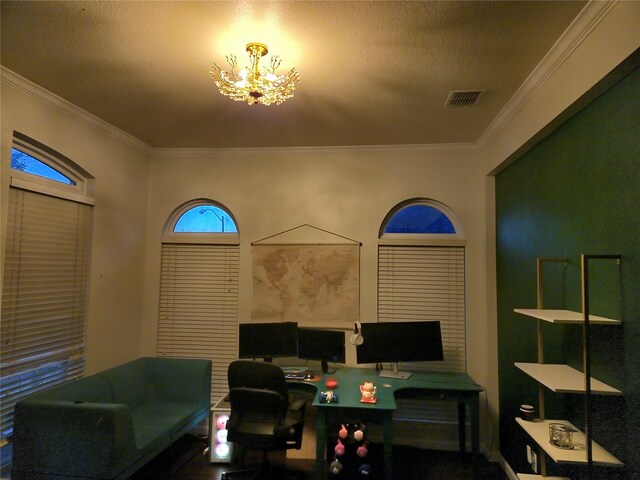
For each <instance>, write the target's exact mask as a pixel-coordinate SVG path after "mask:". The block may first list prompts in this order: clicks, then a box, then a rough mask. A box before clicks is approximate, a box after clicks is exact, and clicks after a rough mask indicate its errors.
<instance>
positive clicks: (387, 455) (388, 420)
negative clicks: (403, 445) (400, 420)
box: [382, 410, 393, 480]
mask: <svg viewBox="0 0 640 480" xmlns="http://www.w3.org/2000/svg"><path fill="white" fill-rule="evenodd" d="M382 441H383V443H384V445H383V448H384V478H385V480H391V478H392V472H393V465H392V463H391V462H392V454H393V412H392V411H391V410H387V411H386V412H385V413H384V416H383V417H382Z"/></svg>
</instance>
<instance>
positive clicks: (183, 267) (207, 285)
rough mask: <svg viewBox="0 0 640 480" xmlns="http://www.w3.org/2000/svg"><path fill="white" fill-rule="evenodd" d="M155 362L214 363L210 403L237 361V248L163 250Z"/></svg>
mask: <svg viewBox="0 0 640 480" xmlns="http://www.w3.org/2000/svg"><path fill="white" fill-rule="evenodd" d="M161 269H162V271H161V279H160V309H159V321H158V345H157V348H158V356H167V357H178V358H204V359H210V360H212V362H213V371H212V383H211V401H212V402H215V401H217V399H218V398H220V397H221V396H222V395H224V394H226V393H227V391H228V386H227V367H228V365H229V363H230V362H231V361H233V360H235V359H236V358H237V335H238V333H237V331H238V272H239V247H238V245H205V244H188V243H185V244H179V243H165V244H163V245H162V267H161Z"/></svg>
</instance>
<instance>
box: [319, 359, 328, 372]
mask: <svg viewBox="0 0 640 480" xmlns="http://www.w3.org/2000/svg"><path fill="white" fill-rule="evenodd" d="M320 365H322V373H327V372H328V371H329V363H328V362H327V361H326V360H321V361H320Z"/></svg>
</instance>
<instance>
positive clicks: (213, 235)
mask: <svg viewBox="0 0 640 480" xmlns="http://www.w3.org/2000/svg"><path fill="white" fill-rule="evenodd" d="M207 206H214V207H217V208H219V209H221V210H224V212H225V213H226V214H227V215H229V218H231V220H233V223H234V224H235V226H236V230H238V231H237V232H224V233H221V232H174V229H175V226H176V224H177V223H178V221H179V220H180V218H181V217H182V216H183V215H184V214H185V213H187V212H188V211H189V210H191V209H194V208H198V207H207ZM162 241H163V243H207V244H225V245H239V244H240V228H239V227H238V222H237V221H236V219H235V217H234V216H233V214H232V213H231V211H230V210H229V209H228V208H227V207H225V206H224V205H223V204H221V203H220V202H216V201H215V200H211V199H208V198H198V199H194V200H191V201H189V202H186V203H184V204H182V205H180V206H179V207H178V208H176V209H175V210H174V211H173V212H172V213H171V215H169V218H168V219H167V221H166V223H165V225H164V228H163V235H162Z"/></svg>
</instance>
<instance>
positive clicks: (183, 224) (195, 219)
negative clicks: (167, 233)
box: [173, 203, 238, 233]
mask: <svg viewBox="0 0 640 480" xmlns="http://www.w3.org/2000/svg"><path fill="white" fill-rule="evenodd" d="M173 231H174V232H176V233H183V232H199V233H238V228H237V227H236V223H235V222H234V221H233V218H231V215H229V213H228V212H227V211H226V210H224V209H222V208H220V207H218V206H217V205H213V204H208V203H203V204H199V205H196V206H195V207H191V208H190V209H189V210H187V211H186V212H184V213H183V214H182V215H180V218H178V221H177V222H176V224H175V225H174V227H173Z"/></svg>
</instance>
